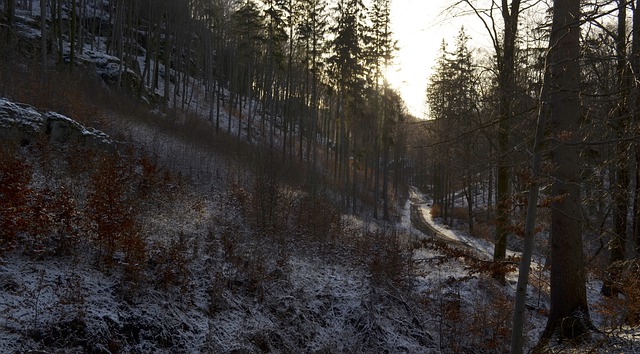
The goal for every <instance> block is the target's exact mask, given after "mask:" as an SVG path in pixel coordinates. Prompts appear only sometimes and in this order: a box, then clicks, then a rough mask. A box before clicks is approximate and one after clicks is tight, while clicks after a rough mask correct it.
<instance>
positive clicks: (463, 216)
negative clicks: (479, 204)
mask: <svg viewBox="0 0 640 354" xmlns="http://www.w3.org/2000/svg"><path fill="white" fill-rule="evenodd" d="M453 218H454V219H458V220H466V221H468V220H469V209H468V208H466V207H456V208H453Z"/></svg>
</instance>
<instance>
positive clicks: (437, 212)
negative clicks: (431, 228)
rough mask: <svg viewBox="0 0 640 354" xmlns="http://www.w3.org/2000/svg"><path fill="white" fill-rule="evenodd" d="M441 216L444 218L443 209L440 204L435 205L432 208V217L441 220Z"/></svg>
mask: <svg viewBox="0 0 640 354" xmlns="http://www.w3.org/2000/svg"><path fill="white" fill-rule="evenodd" d="M441 216H442V207H441V206H440V204H437V203H433V205H432V206H431V217H433V218H439V217H441Z"/></svg>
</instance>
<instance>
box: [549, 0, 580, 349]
mask: <svg viewBox="0 0 640 354" xmlns="http://www.w3.org/2000/svg"><path fill="white" fill-rule="evenodd" d="M579 26H580V1H579V0H566V1H556V2H554V7H553V25H552V29H551V37H550V44H551V45H550V48H551V52H550V58H551V60H550V63H549V64H550V66H549V70H550V80H551V82H550V85H551V86H550V87H551V92H550V94H551V96H550V104H551V126H550V128H551V134H552V138H553V140H554V141H555V142H556V144H554V146H553V147H552V150H551V158H552V163H553V166H554V170H553V171H552V173H551V177H552V179H553V181H554V182H553V185H552V191H551V193H552V195H551V197H552V203H551V259H552V264H551V297H550V298H551V308H550V312H549V317H548V322H547V326H546V328H545V330H544V332H543V334H542V337H541V340H540V343H539V344H538V346H539V347H540V346H543V345H545V344H546V343H547V342H548V340H549V339H550V338H551V337H552V336H553V335H554V333H556V331H557V333H558V335H559V336H560V337H561V338H575V337H578V336H580V335H583V334H586V333H588V331H589V328H590V326H591V323H590V318H589V307H588V304H587V296H586V287H585V281H586V274H585V269H584V256H583V249H582V220H581V211H580V157H579V149H578V145H577V142H579V141H580V140H581V139H580V137H579V135H578V128H579V120H580V113H581V107H580V97H579V90H580V62H579V60H580V27H579Z"/></svg>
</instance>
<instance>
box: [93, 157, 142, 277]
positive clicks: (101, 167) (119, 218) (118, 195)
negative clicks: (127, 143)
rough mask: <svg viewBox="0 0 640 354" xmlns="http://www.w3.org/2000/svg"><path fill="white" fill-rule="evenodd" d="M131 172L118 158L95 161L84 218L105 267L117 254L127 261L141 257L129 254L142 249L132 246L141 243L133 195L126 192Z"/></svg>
mask: <svg viewBox="0 0 640 354" xmlns="http://www.w3.org/2000/svg"><path fill="white" fill-rule="evenodd" d="M131 171H132V168H131V166H128V165H126V164H125V163H124V161H122V160H120V159H119V158H117V157H112V156H105V157H103V158H101V159H100V160H99V161H98V166H97V168H96V171H95V173H94V174H93V176H92V179H91V192H90V194H89V197H88V200H87V205H86V208H85V209H86V210H85V215H86V218H87V221H88V223H89V231H90V232H91V235H92V236H93V238H94V240H95V241H96V244H97V245H98V247H99V250H100V253H101V256H102V258H103V261H104V262H105V263H106V265H107V266H111V265H112V262H113V257H114V255H115V253H116V252H117V251H121V252H125V254H126V255H127V257H128V258H134V259H139V258H144V256H143V255H133V254H131V253H132V252H140V251H143V247H140V245H139V244H138V245H135V244H136V243H140V242H141V241H139V240H136V239H137V238H139V237H140V233H139V232H138V225H137V224H136V214H135V212H136V209H135V208H134V206H135V205H134V203H135V196H132V195H130V194H129V193H128V192H129V190H128V189H129V188H131V178H132V175H131ZM134 245H135V246H134ZM141 248H142V249H141Z"/></svg>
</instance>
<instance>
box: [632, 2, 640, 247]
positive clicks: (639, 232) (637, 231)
mask: <svg viewBox="0 0 640 354" xmlns="http://www.w3.org/2000/svg"><path fill="white" fill-rule="evenodd" d="M632 31H633V36H632V41H633V42H632V44H631V51H632V53H631V67H632V72H633V74H634V79H635V82H640V0H636V3H635V6H634V8H633V29H632ZM632 98H633V102H634V104H633V116H632V122H633V123H634V124H635V125H636V127H638V128H637V129H636V134H638V132H640V89H639V88H638V87H635V90H634V94H633V97H632ZM634 152H635V162H636V164H635V165H636V166H635V168H636V170H635V189H634V193H633V215H634V217H633V235H634V238H635V241H636V250H635V257H636V258H640V205H639V204H640V142H637V141H636V142H634Z"/></svg>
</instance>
